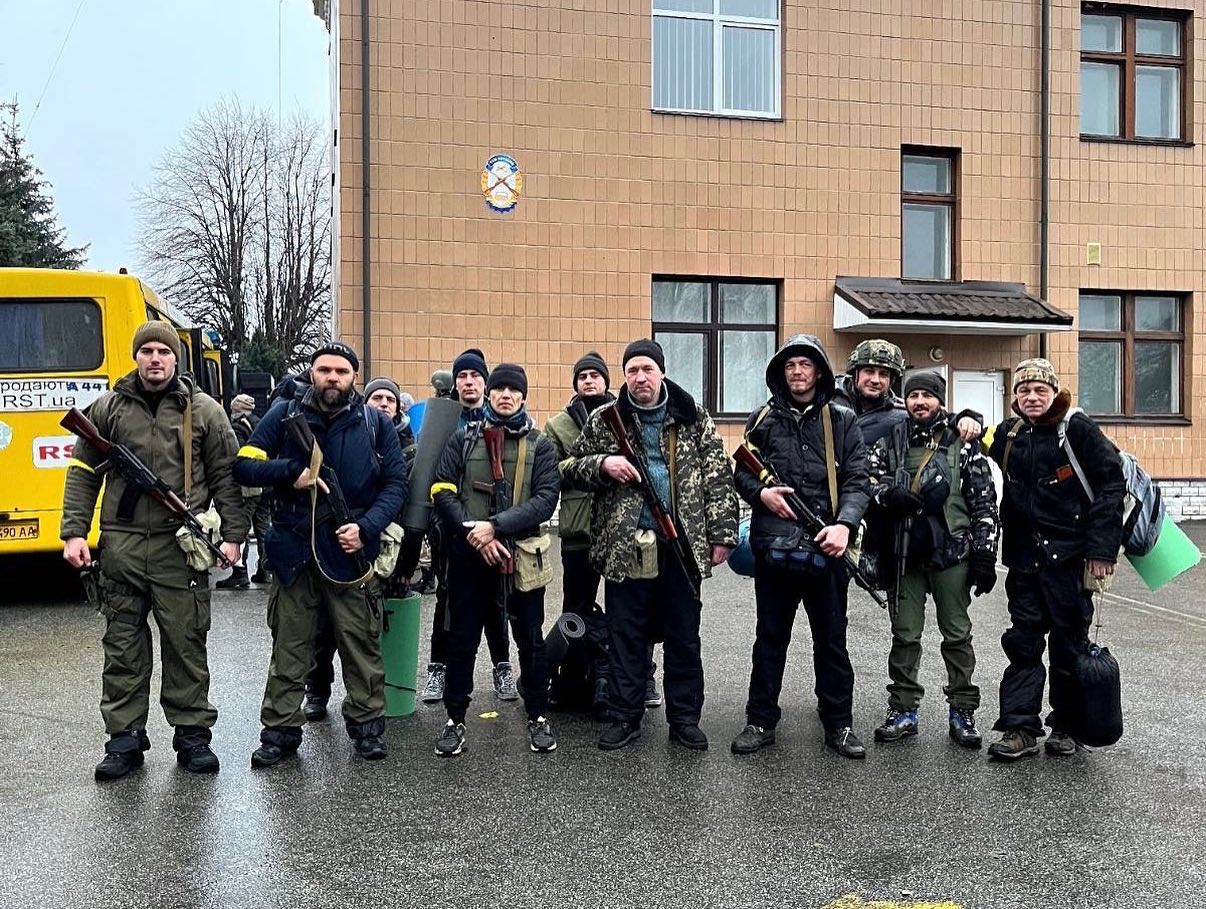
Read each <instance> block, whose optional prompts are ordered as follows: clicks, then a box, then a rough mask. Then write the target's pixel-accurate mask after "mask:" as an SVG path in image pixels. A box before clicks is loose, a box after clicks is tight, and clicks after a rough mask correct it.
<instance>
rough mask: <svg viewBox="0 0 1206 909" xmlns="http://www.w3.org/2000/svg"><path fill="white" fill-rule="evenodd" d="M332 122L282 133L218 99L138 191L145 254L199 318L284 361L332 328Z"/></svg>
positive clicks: (157, 275)
mask: <svg viewBox="0 0 1206 909" xmlns="http://www.w3.org/2000/svg"><path fill="white" fill-rule="evenodd" d="M324 143H325V132H324V130H323V128H322V127H321V126H320V125H319V124H317V123H315V122H313V121H310V120H306V119H303V118H300V117H299V118H295V119H293V120H291V121H290V122H289V123H288V124H287V126H286V127H285V128H283V129H282V130H280V131H279V132H278V130H277V128H276V126H275V124H274V123H273V121H272V120H271V119H270V118H269V117H268V116H266V115H265V114H263V113H262V112H259V111H246V110H244V109H243V108H242V107H241V106H240V105H239V104H238V103H237V102H229V101H223V102H221V103H219V104H218V105H216V106H215V107H213V108H211V109H210V110H207V111H205V112H204V113H202V114H201V115H200V116H199V117H198V119H197V121H196V122H195V123H194V124H193V125H192V126H191V127H190V128H189V130H188V131H187V132H186V133H185V135H184V138H183V140H182V141H181V143H180V145H178V146H177V147H176V148H175V149H173V150H171V151H169V152H168V153H167V154H166V155H165V156H164V157H163V159H162V160H161V161H160V163H159V164H158V165H157V166H156V169H155V177H154V179H153V181H152V183H151V185H150V186H149V187H148V188H147V189H145V190H143V191H142V192H140V193H139V196H138V204H139V207H140V217H141V228H142V229H141V236H140V246H141V250H142V260H143V262H142V264H143V266H144V271H145V272H146V273H147V276H148V278H149V279H150V280H151V281H152V282H153V283H155V284H156V285H157V286H159V287H161V288H162V290H163V292H164V294H165V296H166V297H167V298H168V299H169V300H170V301H171V302H172V303H173V304H174V305H176V306H177V307H178V308H179V309H180V310H181V311H182V312H183V313H184V314H185V315H187V316H188V317H189V318H190V319H192V320H193V321H194V322H196V323H198V324H201V325H206V326H212V327H214V328H217V329H218V330H219V331H220V332H221V333H222V335H223V337H224V338H225V339H226V340H227V342H228V343H229V344H230V346H231V348H232V349H234V350H235V351H242V350H243V348H244V347H245V346H247V344H248V341H249V340H250V339H251V338H252V337H253V335H254V336H255V338H256V339H257V345H256V346H259V347H262V346H264V345H266V346H267V347H269V348H270V349H274V350H277V351H279V352H280V354H281V357H282V359H283V361H284V362H285V364H286V365H293V364H296V363H298V362H301V361H302V360H303V359H304V356H305V353H306V351H307V350H309V349H312V348H313V347H314V346H315V345H316V344H317V343H319V342H320V341H321V340H322V338H323V337H324V335H325V332H326V326H327V324H328V313H329V309H330V302H331V287H330V281H331V261H330V236H331V234H330V231H331V225H330V218H331V211H330V208H331V201H330V199H331V197H330V187H329V184H330V171H329V168H328V165H327V157H326V146H325V144H324Z"/></svg>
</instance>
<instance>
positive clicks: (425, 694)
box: [419, 663, 448, 704]
mask: <svg viewBox="0 0 1206 909" xmlns="http://www.w3.org/2000/svg"><path fill="white" fill-rule="evenodd" d="M447 678H448V670H447V669H446V668H445V667H444V664H443V663H428V664H427V684H426V685H424V686H423V690H422V691H421V692H419V700H420V701H422V702H423V703H424V704H435V703H438V702H439V701H442V700H444V682H445V681H446V680H447Z"/></svg>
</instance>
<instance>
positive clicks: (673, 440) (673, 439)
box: [667, 423, 678, 520]
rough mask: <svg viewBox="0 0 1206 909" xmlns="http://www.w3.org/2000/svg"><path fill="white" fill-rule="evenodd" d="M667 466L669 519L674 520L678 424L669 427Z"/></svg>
mask: <svg viewBox="0 0 1206 909" xmlns="http://www.w3.org/2000/svg"><path fill="white" fill-rule="evenodd" d="M668 454H669V457H668V458H667V465H668V466H669V468H670V519H671V520H674V517H675V515H677V514H678V503H677V501H676V499H677V496H676V495H675V491H676V487H677V486H678V482H677V480H678V424H677V423H676V424H675V425H673V426H671V427H670V451H669V452H668Z"/></svg>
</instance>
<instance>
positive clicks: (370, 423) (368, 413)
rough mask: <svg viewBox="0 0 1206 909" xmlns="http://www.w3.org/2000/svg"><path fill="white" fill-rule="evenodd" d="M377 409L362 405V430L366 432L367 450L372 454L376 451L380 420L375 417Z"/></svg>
mask: <svg viewBox="0 0 1206 909" xmlns="http://www.w3.org/2000/svg"><path fill="white" fill-rule="evenodd" d="M377 413H378V411H377V409H376V408H375V407H370V406H369V405H367V404H365V405H364V428H365V429H367V430H368V437H369V448H371V449H373V451H374V452H376V450H377V429H378V426H379V425H380V420H379V418H378V417H377Z"/></svg>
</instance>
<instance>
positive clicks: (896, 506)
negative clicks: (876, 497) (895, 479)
mask: <svg viewBox="0 0 1206 909" xmlns="http://www.w3.org/2000/svg"><path fill="white" fill-rule="evenodd" d="M882 504H883V506H884V508H886V509H888V510H889V511H891V512H894V513H895V514H901V515H905V514H919V513H920V512H921V499H919V498H917V496H915V495H914V494H913V493H911V492H909V490H907V489H905V488H904V487H903V486H892V487H891V488H889V489H888V491H887V492H885V493H884V496H883V499H882Z"/></svg>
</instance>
